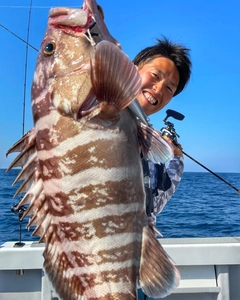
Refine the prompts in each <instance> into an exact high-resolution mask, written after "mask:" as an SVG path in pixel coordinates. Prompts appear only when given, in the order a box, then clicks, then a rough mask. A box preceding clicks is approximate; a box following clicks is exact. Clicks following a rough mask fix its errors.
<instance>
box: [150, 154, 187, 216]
mask: <svg viewBox="0 0 240 300" xmlns="http://www.w3.org/2000/svg"><path fill="white" fill-rule="evenodd" d="M183 169H184V159H183V157H182V156H174V158H173V159H172V160H171V161H170V162H169V165H168V167H167V168H166V172H167V174H168V177H169V179H170V181H171V185H170V187H169V188H168V189H167V190H165V191H164V190H161V189H159V188H158V189H157V195H155V197H154V200H153V202H154V211H153V215H154V216H156V215H157V214H159V213H160V212H161V211H162V209H163V207H164V206H165V205H166V204H167V202H168V200H169V199H170V198H171V196H172V195H173V194H174V192H175V191H176V189H177V186H178V184H179V182H180V180H181V178H182V174H183ZM154 216H153V218H154Z"/></svg>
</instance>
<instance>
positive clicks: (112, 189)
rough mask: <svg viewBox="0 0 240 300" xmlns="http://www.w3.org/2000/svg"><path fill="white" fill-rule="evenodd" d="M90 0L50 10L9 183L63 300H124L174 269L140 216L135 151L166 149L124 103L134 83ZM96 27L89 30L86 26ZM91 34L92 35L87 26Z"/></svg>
mask: <svg viewBox="0 0 240 300" xmlns="http://www.w3.org/2000/svg"><path fill="white" fill-rule="evenodd" d="M102 16H103V14H102V10H99V7H98V6H97V4H96V2H95V1H94V0H86V1H84V3H83V7H82V9H68V8H54V9H52V10H50V12H49V22H48V27H47V30H46V34H45V36H44V39H43V42H42V44H41V48H40V51H39V55H38V59H37V63H36V69H35V74H34V78H33V84H32V111H33V120H34V128H33V129H32V130H30V131H29V132H28V133H27V134H25V135H24V136H23V137H22V138H21V139H20V140H19V141H18V142H17V143H16V144H15V145H13V147H12V148H10V149H9V151H8V153H7V154H9V153H11V152H15V151H17V152H20V154H19V156H18V157H17V158H16V159H15V160H14V162H13V163H12V164H11V165H10V167H9V169H11V168H12V167H16V166H22V167H23V169H22V171H21V172H20V174H19V176H18V178H17V179H16V182H17V181H18V180H23V183H22V185H21V187H20V188H19V190H18V191H17V194H18V193H21V192H25V195H24V197H23V198H22V200H21V202H20V203H19V206H21V205H23V204H28V205H29V206H28V208H27V210H26V211H25V213H24V215H23V217H26V216H30V220H29V223H28V228H29V227H30V226H36V228H35V230H34V231H33V234H34V235H39V236H40V241H41V242H44V243H45V250H44V253H43V256H44V271H45V273H46V275H47V276H48V278H49V279H50V281H51V283H52V286H53V288H54V289H55V290H56V292H57V294H58V295H59V297H60V299H63V300H86V299H88V300H89V299H90V300H117V299H119V300H120V299H121V300H124V299H125V300H132V299H136V297H137V296H136V289H137V282H139V284H140V285H141V287H142V289H143V291H144V292H145V293H146V294H148V295H149V296H150V297H164V296H166V295H168V294H169V293H171V291H172V290H174V288H176V286H177V285H178V282H179V273H178V271H177V269H176V268H175V266H174V265H173V264H172V262H171V260H170V259H169V257H168V255H167V254H166V253H165V252H164V250H163V249H162V247H161V245H160V244H159V243H158V241H157V239H156V237H155V229H154V228H153V227H152V226H151V225H149V224H148V218H147V215H146V213H145V191H144V185H143V173H142V166H141V160H140V152H142V154H143V155H144V156H145V157H146V158H150V159H152V160H153V161H154V162H162V163H164V162H165V161H167V160H168V159H170V158H171V156H172V149H171V147H170V146H169V145H168V143H167V142H166V141H164V140H163V139H162V137H161V136H160V135H159V134H158V133H157V132H156V131H155V130H154V129H153V128H151V127H149V126H148V125H146V124H143V123H141V122H140V121H139V119H138V118H137V117H136V115H134V113H132V112H131V111H130V110H129V109H128V108H127V107H128V105H129V104H130V103H131V102H132V101H133V100H134V99H135V98H136V96H137V94H138V93H139V91H140V88H141V78H140V76H139V74H138V72H137V70H136V68H135V66H134V65H133V64H132V62H131V61H130V60H129V58H128V57H127V56H126V55H125V54H124V53H123V52H122V51H121V49H120V45H119V43H118V42H117V41H116V40H115V39H114V38H113V37H112V36H111V35H110V33H109V32H108V29H107V27H106V25H105V24H104V21H103V17H102ZM93 24H94V25H93ZM90 28H91V29H90Z"/></svg>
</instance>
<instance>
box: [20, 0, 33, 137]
mask: <svg viewBox="0 0 240 300" xmlns="http://www.w3.org/2000/svg"><path fill="white" fill-rule="evenodd" d="M31 12H32V0H30V7H29V13H28V27H27V41H26V57H25V71H24V92H23V93H24V96H23V117H22V121H23V123H22V135H24V131H25V128H24V126H25V111H26V109H25V107H26V89H27V84H26V82H27V65H28V46H29V43H28V41H29V31H30V22H31Z"/></svg>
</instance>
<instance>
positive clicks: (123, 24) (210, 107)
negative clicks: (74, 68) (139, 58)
mask: <svg viewBox="0 0 240 300" xmlns="http://www.w3.org/2000/svg"><path fill="white" fill-rule="evenodd" d="M1 3H3V1H1ZM4 3H6V1H5V2H4ZM99 4H100V5H101V6H102V7H103V9H104V12H105V21H106V24H107V26H108V28H109V30H110V32H111V34H112V35H113V36H114V37H115V38H116V39H118V41H119V42H120V43H121V44H122V47H123V50H124V52H125V53H126V54H127V55H128V56H129V57H130V59H133V58H134V56H135V55H136V54H137V53H138V52H139V51H140V50H141V49H143V48H144V47H147V46H150V45H152V44H153V43H155V40H156V38H158V37H161V35H165V36H167V37H168V38H170V39H171V40H173V41H176V42H180V43H183V44H184V45H185V46H187V47H188V48H190V49H191V58H192V63H193V70H192V71H193V74H192V78H191V81H190V83H189V85H188V87H187V89H186V90H184V91H183V92H182V93H181V94H180V95H178V96H177V97H176V98H174V99H173V100H172V101H171V102H170V104H168V106H167V107H166V108H164V109H163V110H162V111H161V112H159V113H157V114H156V115H154V116H152V117H151V123H152V124H153V126H154V127H155V128H156V129H160V128H162V127H163V119H164V117H165V115H166V113H165V112H166V109H173V110H176V111H179V112H181V113H182V114H184V115H185V119H184V120H183V121H177V120H174V119H172V118H169V121H172V122H173V123H174V124H175V129H176V131H177V133H178V134H179V135H180V138H179V142H180V143H181V144H182V146H183V148H184V151H185V152H186V153H188V154H189V155H191V156H192V157H194V158H195V159H196V160H198V161H199V162H201V163H202V164H203V165H205V166H207V167H208V168H209V169H211V170H212V171H214V172H240V159H239V155H240V133H239V130H240V113H239V107H240V105H239V102H240V95H239V84H240V83H239V82H240V76H239V71H240V59H239V53H240V52H239V51H240V50H239V49H240V31H239V28H240V17H239V11H240V1H239V0H232V1H229V0H218V1H216V0H215V1H214V0H208V1H202V0H181V1H179V0H172V1H161V0H149V1H145V0H144V1H142V0H139V1H129V0H121V1H117V0H116V1H110V0H101V1H99ZM29 5H30V0H29V1H27V0H24V1H23V0H21V1H19V0H8V1H7V5H2V4H0V24H1V25H2V26H5V27H7V28H8V29H9V30H10V31H12V32H14V33H15V34H16V35H18V36H20V37H21V38H22V39H26V37H27V29H28V15H29ZM32 5H33V8H32V11H31V24H30V31H29V43H30V44H31V45H33V46H34V47H36V48H39V45H40V43H41V40H42V38H43V36H44V33H45V29H46V25H47V15H48V11H49V9H50V7H53V6H68V7H79V6H81V5H82V2H81V1H80V2H79V1H75V0H72V1H70V0H66V1H64V0H58V1H57V0H48V1H46V0H41V1H40V0H33V1H32ZM0 37H1V47H0V61H1V63H0V66H1V72H0V137H1V147H0V168H5V167H7V166H8V165H9V164H10V162H11V161H12V159H13V158H14V157H15V156H14V155H10V156H9V158H8V159H6V157H5V153H6V151H7V149H8V148H9V147H10V146H11V145H12V144H13V143H14V142H16V141H17V140H18V139H19V138H20V137H21V135H22V130H23V127H22V123H23V101H24V76H25V74H24V72H25V64H26V45H25V44H24V43H23V42H21V41H20V40H19V39H17V38H16V37H15V36H13V35H11V34H10V33H9V32H7V31H6V30H4V29H3V28H2V27H0ZM36 57H37V52H36V51H34V50H33V49H31V48H29V50H28V60H27V80H26V98H25V99H26V110H25V122H24V124H25V126H24V129H25V132H26V131H27V130H29V129H30V128H31V127H32V115H31V100H30V90H31V82H32V77H33V72H34V68H35V62H36ZM185 171H200V172H201V171H205V170H204V169H203V168H201V167H200V166H198V165H197V164H196V163H194V162H193V161H192V160H190V159H189V158H187V157H185Z"/></svg>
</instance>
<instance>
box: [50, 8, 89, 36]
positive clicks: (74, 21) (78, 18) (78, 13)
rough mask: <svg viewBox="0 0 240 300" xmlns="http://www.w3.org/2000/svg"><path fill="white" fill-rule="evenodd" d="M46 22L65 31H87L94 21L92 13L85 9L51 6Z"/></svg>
mask: <svg viewBox="0 0 240 300" xmlns="http://www.w3.org/2000/svg"><path fill="white" fill-rule="evenodd" d="M48 18H49V19H48V24H49V25H51V26H54V27H55V28H59V29H63V30H65V31H73V32H82V31H87V29H89V27H90V26H91V25H92V23H93V22H94V20H93V17H92V14H91V13H89V11H88V10H85V9H71V8H67V7H54V8H51V9H50V11H49V14H48Z"/></svg>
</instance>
